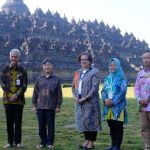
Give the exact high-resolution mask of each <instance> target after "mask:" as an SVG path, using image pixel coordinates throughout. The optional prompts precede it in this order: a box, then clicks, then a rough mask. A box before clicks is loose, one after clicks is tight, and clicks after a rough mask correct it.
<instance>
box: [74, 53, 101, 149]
mask: <svg viewBox="0 0 150 150" xmlns="http://www.w3.org/2000/svg"><path fill="white" fill-rule="evenodd" d="M78 59H79V62H80V63H81V69H80V70H78V71H76V72H75V74H74V79H73V85H72V93H73V97H74V99H75V121H76V128H77V130H78V131H79V132H81V133H84V137H85V141H84V143H83V144H82V145H80V146H79V148H80V149H87V150H88V149H92V148H94V144H93V142H94V141H96V137H97V131H99V130H100V129H101V124H100V98H99V93H98V91H99V84H100V76H99V71H98V69H96V68H94V67H92V66H91V64H92V56H91V54H90V53H82V54H80V55H79V58H78Z"/></svg>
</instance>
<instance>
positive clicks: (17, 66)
mask: <svg viewBox="0 0 150 150" xmlns="http://www.w3.org/2000/svg"><path fill="white" fill-rule="evenodd" d="M19 66H20V65H19V64H17V65H16V66H13V65H12V64H10V65H9V69H11V68H15V69H16V68H19Z"/></svg>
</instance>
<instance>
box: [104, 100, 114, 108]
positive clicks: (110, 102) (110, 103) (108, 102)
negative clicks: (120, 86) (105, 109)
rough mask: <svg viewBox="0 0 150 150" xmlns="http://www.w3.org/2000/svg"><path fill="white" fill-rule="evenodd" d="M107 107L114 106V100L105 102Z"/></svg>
mask: <svg viewBox="0 0 150 150" xmlns="http://www.w3.org/2000/svg"><path fill="white" fill-rule="evenodd" d="M105 105H106V106H109V107H110V106H112V100H111V99H107V100H105Z"/></svg>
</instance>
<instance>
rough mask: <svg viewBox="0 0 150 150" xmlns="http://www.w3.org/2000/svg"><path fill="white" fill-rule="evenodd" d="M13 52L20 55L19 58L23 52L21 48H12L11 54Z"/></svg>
mask: <svg viewBox="0 0 150 150" xmlns="http://www.w3.org/2000/svg"><path fill="white" fill-rule="evenodd" d="M13 53H15V54H17V55H18V56H19V58H20V56H21V52H20V50H19V49H16V48H15V49H12V50H11V51H10V56H11V54H13Z"/></svg>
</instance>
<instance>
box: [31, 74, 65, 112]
mask: <svg viewBox="0 0 150 150" xmlns="http://www.w3.org/2000/svg"><path fill="white" fill-rule="evenodd" d="M62 99H63V98H62V90H61V83H60V79H59V78H58V77H56V76H54V75H53V74H52V75H51V76H49V77H46V76H45V75H42V76H40V78H39V79H38V80H37V82H36V83H35V86H34V91H33V97H32V104H33V106H35V107H36V108H37V109H51V110H55V109H56V108H60V107H61V104H62Z"/></svg>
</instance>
